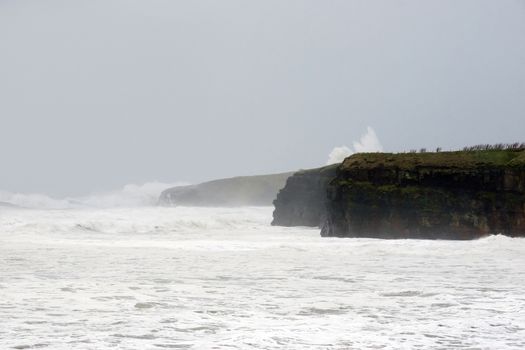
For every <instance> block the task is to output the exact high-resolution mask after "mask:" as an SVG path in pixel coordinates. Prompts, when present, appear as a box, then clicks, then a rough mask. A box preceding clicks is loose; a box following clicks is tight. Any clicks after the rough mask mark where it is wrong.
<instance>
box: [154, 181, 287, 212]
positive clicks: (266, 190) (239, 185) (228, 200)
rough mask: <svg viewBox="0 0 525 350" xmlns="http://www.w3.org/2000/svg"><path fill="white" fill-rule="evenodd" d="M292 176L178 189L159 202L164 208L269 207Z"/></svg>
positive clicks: (164, 193) (221, 182)
mask: <svg viewBox="0 0 525 350" xmlns="http://www.w3.org/2000/svg"><path fill="white" fill-rule="evenodd" d="M291 175H292V173H282V174H272V175H258V176H240V177H234V178H229V179H220V180H214V181H209V182H204V183H201V184H199V185H191V186H179V187H173V188H169V189H167V190H165V191H164V192H162V193H161V195H160V198H159V205H164V206H177V205H180V206H202V207H236V206H270V205H272V201H273V200H274V199H275V196H276V195H277V192H278V191H279V190H280V189H281V188H283V187H284V184H285V183H286V179H287V178H288V177H289V176H291Z"/></svg>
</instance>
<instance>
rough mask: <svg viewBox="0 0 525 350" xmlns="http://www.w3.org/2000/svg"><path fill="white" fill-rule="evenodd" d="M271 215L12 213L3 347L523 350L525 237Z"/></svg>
mask: <svg viewBox="0 0 525 350" xmlns="http://www.w3.org/2000/svg"><path fill="white" fill-rule="evenodd" d="M271 210H272V209H271V208H242V209H210V208H208V209H198V208H154V207H150V208H133V209H125V208H118V209H116V208H115V209H105V210H102V209H96V210H95V209H69V210H22V209H5V208H4V209H2V208H0V349H10V348H14V349H59V350H62V349H64V350H65V349H166V348H173V349H186V348H187V349H283V348H284V349H450V348H461V349H523V348H524V347H525V293H524V291H523V290H524V286H525V269H524V267H525V240H523V239H510V238H506V237H491V238H486V239H481V240H477V241H470V242H448V241H416V240H412V241H403V240H398V241H382V240H369V239H327V238H324V239H323V238H321V237H319V233H318V230H314V229H302V228H293V229H286V228H276V227H271V226H269V221H270V219H271Z"/></svg>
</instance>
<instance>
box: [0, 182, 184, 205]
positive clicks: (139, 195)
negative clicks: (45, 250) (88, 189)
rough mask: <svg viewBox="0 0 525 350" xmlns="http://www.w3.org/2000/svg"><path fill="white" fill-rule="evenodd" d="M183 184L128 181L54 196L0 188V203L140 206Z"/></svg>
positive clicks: (155, 201) (154, 200) (152, 202)
mask: <svg viewBox="0 0 525 350" xmlns="http://www.w3.org/2000/svg"><path fill="white" fill-rule="evenodd" d="M182 185H187V184H186V183H172V184H168V183H162V182H148V183H145V184H142V185H136V184H129V185H126V186H124V187H123V188H121V189H119V190H114V191H109V192H103V193H95V194H90V195H86V196H79V197H66V198H54V197H51V196H48V195H45V194H38V193H30V194H29V193H13V192H8V191H0V206H3V207H21V208H28V209H71V208H118V207H143V206H153V205H156V204H157V201H158V198H159V195H160V193H161V192H162V191H164V190H165V189H167V188H170V187H174V186H182Z"/></svg>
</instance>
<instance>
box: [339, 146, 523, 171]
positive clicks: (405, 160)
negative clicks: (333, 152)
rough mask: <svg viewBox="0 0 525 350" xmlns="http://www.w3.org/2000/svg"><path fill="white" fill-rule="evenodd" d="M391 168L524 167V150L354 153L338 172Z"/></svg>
mask: <svg viewBox="0 0 525 350" xmlns="http://www.w3.org/2000/svg"><path fill="white" fill-rule="evenodd" d="M350 167H352V168H361V169H370V168H377V167H387V168H389V167H392V168H399V169H412V168H414V167H436V168H483V167H525V150H512V149H506V150H480V151H455V152H428V153H358V154H354V155H353V156H351V157H349V158H347V159H345V161H344V162H343V164H342V166H341V169H343V170H344V169H345V168H350Z"/></svg>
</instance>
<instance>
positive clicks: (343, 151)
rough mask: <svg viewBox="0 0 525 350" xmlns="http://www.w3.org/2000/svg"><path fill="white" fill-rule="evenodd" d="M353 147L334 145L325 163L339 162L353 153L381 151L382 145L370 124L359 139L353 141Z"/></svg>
mask: <svg viewBox="0 0 525 350" xmlns="http://www.w3.org/2000/svg"><path fill="white" fill-rule="evenodd" d="M352 146H353V149H351V148H349V147H348V146H340V147H335V148H334V149H333V150H332V151H331V152H330V154H329V155H328V161H327V162H326V165H331V164H335V163H341V162H342V161H343V160H344V159H345V158H346V157H349V156H351V155H352V154H354V153H366V152H382V151H383V145H381V142H380V141H379V138H378V137H377V135H376V132H375V131H374V129H372V128H371V127H370V126H369V127H367V128H366V133H365V134H363V135H362V136H361V138H360V139H359V141H354V142H353V144H352Z"/></svg>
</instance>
